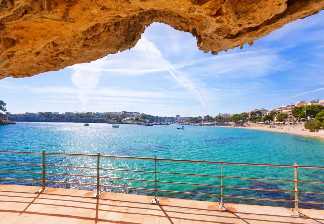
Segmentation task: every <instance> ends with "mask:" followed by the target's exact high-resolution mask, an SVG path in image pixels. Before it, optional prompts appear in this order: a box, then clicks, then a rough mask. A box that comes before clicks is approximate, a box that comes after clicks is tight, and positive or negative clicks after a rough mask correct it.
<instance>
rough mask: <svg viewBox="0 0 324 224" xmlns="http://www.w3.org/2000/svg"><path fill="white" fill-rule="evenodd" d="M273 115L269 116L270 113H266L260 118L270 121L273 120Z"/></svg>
mask: <svg viewBox="0 0 324 224" xmlns="http://www.w3.org/2000/svg"><path fill="white" fill-rule="evenodd" d="M273 119H274V118H273V116H271V114H267V115H264V117H263V118H262V120H263V121H264V122H270V121H273Z"/></svg>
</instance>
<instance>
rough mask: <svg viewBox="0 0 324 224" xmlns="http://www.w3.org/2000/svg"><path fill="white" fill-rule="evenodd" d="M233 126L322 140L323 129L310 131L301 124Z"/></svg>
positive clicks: (323, 137) (323, 138) (323, 135)
mask: <svg viewBox="0 0 324 224" xmlns="http://www.w3.org/2000/svg"><path fill="white" fill-rule="evenodd" d="M234 128H243V129H250V130H259V131H269V132H276V133H283V134H290V135H296V136H301V137H307V138H316V139H320V140H324V130H320V131H319V132H310V131H307V130H305V129H304V125H303V124H298V125H283V126H276V127H272V128H270V126H269V125H259V124H249V125H248V126H242V127H234Z"/></svg>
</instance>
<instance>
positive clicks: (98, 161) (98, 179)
mask: <svg viewBox="0 0 324 224" xmlns="http://www.w3.org/2000/svg"><path fill="white" fill-rule="evenodd" d="M99 196H100V153H98V154H97V193H96V198H99Z"/></svg>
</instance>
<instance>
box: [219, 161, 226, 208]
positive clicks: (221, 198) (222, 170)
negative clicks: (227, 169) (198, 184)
mask: <svg viewBox="0 0 324 224" xmlns="http://www.w3.org/2000/svg"><path fill="white" fill-rule="evenodd" d="M219 208H220V209H222V210H223V209H225V207H224V164H223V163H222V164H221V167H220V203H219Z"/></svg>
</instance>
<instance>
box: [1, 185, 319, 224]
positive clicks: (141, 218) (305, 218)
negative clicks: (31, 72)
mask: <svg viewBox="0 0 324 224" xmlns="http://www.w3.org/2000/svg"><path fill="white" fill-rule="evenodd" d="M39 189H40V188H39V187H31V186H17V185H0V223H1V224H2V223H4V224H18V223H19V224H20V223H23V224H31V223H32V224H38V223H39V224H54V223H55V224H57V223H59V224H61V223H62V224H63V223H64V224H72V223H73V224H81V223H82V224H88V223H89V224H95V223H105V224H106V223H130V224H138V223H147V224H187V223H194V224H198V223H199V224H201V223H203V224H204V223H206V224H208V223H210V224H211V223H221V224H226V223H242V224H270V223H283V224H285V223H298V224H303V223H314V224H321V223H324V210H313V209H300V216H299V217H293V216H292V212H291V210H290V209H288V208H281V207H270V206H254V205H240V204H225V207H226V211H221V210H220V209H219V204H218V203H215V202H201V201H192V200H182V199H171V198H160V205H154V204H151V201H152V197H149V196H139V195H127V194H119V193H108V192H105V193H102V194H101V195H100V199H96V198H95V197H94V192H92V191H84V190H71V189H58V188H46V190H45V191H44V192H42V193H37V191H38V190H39Z"/></svg>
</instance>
